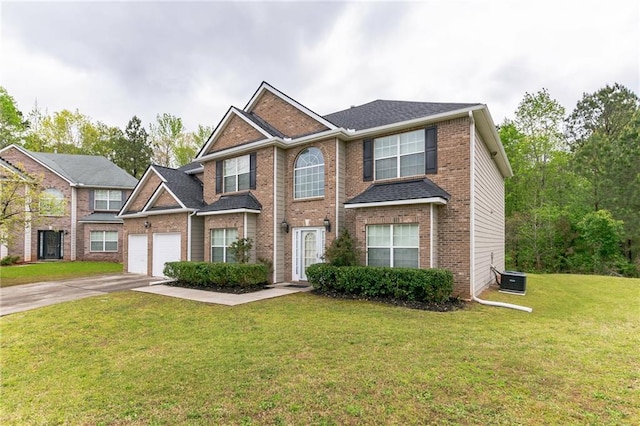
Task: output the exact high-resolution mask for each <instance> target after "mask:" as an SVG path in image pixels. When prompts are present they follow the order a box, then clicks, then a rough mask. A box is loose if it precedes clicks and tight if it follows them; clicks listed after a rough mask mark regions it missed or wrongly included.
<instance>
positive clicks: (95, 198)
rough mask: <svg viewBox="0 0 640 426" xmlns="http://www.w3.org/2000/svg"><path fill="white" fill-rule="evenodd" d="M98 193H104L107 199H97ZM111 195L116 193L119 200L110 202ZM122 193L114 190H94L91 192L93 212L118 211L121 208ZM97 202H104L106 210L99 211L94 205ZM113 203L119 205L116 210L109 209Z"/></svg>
mask: <svg viewBox="0 0 640 426" xmlns="http://www.w3.org/2000/svg"><path fill="white" fill-rule="evenodd" d="M98 193H106V194H107V198H106V199H105V198H99V197H98ZM112 193H117V194H119V196H120V199H119V200H115V199H114V200H112V199H111V196H112ZM122 198H123V197H122V191H119V190H116V189H96V190H94V191H93V211H119V210H120V209H121V208H122ZM98 201H106V202H107V208H106V209H101V208H98V207H97V205H96V203H97V202H98ZM114 202H118V203H119V205H118V207H116V208H113V207H111V203H114Z"/></svg>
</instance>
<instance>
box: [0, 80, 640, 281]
mask: <svg viewBox="0 0 640 426" xmlns="http://www.w3.org/2000/svg"><path fill="white" fill-rule="evenodd" d="M639 106H640V102H639V98H638V95H637V94H635V93H633V92H632V91H631V90H629V89H628V88H626V87H624V86H622V85H620V84H614V85H612V86H609V85H607V86H605V87H604V88H601V89H600V90H598V91H596V92H594V93H585V94H584V95H583V97H582V99H581V100H580V101H578V103H577V105H576V107H575V108H574V110H573V111H571V112H570V113H569V114H567V112H566V111H565V109H564V107H563V106H562V105H560V103H559V102H558V101H557V100H555V99H553V98H552V97H551V95H550V93H549V91H548V90H546V89H542V90H540V91H538V92H537V93H532V94H530V93H526V94H525V95H524V97H523V99H522V101H521V102H520V104H519V105H518V107H517V109H516V111H515V113H514V118H512V119H506V120H505V121H504V122H503V123H501V124H500V126H498V132H499V134H500V137H501V139H502V143H503V145H504V148H505V151H506V153H507V156H508V158H509V161H510V162H511V167H512V169H513V172H514V176H513V177H511V178H509V179H507V180H506V182H505V196H506V199H505V213H506V254H507V259H506V260H507V267H508V268H509V269H517V270H522V271H527V272H562V273H568V272H575V273H597V274H618V275H625V276H638V275H640V108H639ZM0 113H1V117H0V148H1V147H4V146H6V145H9V144H11V143H16V144H19V145H22V146H24V147H25V148H27V149H30V150H33V151H39V152H58V153H72V154H93V155H103V156H105V157H107V158H108V159H109V160H111V161H113V162H114V163H115V164H117V165H118V166H120V167H121V168H122V169H124V170H126V171H127V172H129V173H130V174H131V175H133V176H135V177H136V178H140V177H141V175H142V173H143V172H144V170H145V169H146V168H147V166H148V165H149V164H150V163H155V164H159V165H163V166H168V167H179V166H182V165H184V164H187V163H189V162H190V161H192V159H193V158H194V156H195V154H196V152H197V150H198V149H199V148H200V147H201V146H202V145H203V144H204V142H205V140H206V139H207V138H208V136H209V135H210V133H211V131H212V129H211V128H210V127H206V126H202V125H200V126H198V128H197V130H196V131H193V132H187V131H186V129H185V128H184V125H183V123H182V120H181V119H180V118H178V117H175V116H173V115H171V114H167V113H165V114H158V115H157V116H156V121H155V122H154V123H151V124H150V126H149V131H147V130H146V129H145V127H144V126H143V125H142V122H141V120H140V119H139V118H138V117H137V116H134V117H132V118H131V120H129V122H128V123H127V125H126V127H125V128H124V130H122V129H120V128H118V127H110V126H107V125H105V124H103V123H101V122H99V121H98V122H93V121H92V120H91V119H90V118H89V117H87V116H86V115H84V114H81V113H80V112H78V111H77V110H76V111H75V112H72V111H69V110H63V111H60V112H55V113H53V114H46V113H45V114H43V113H42V112H41V111H40V110H39V109H38V107H37V105H36V106H35V107H34V109H33V110H32V111H31V112H29V113H28V114H27V115H26V117H25V116H24V115H23V114H22V112H21V111H19V110H18V108H17V107H16V104H15V101H14V100H13V98H12V97H11V96H10V95H9V94H8V93H7V91H6V90H5V89H4V88H2V87H0Z"/></svg>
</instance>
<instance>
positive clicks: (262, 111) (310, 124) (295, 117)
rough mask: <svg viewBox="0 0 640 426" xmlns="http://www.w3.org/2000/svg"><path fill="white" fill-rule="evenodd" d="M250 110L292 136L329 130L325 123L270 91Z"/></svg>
mask: <svg viewBox="0 0 640 426" xmlns="http://www.w3.org/2000/svg"><path fill="white" fill-rule="evenodd" d="M250 112H253V113H255V114H256V115H257V116H258V117H260V118H262V119H263V120H264V121H266V122H267V123H269V124H270V125H271V126H273V127H274V128H276V129H277V130H278V131H279V132H281V133H282V134H283V135H285V136H287V137H290V138H296V137H299V136H302V135H308V134H311V133H316V132H320V131H322V130H327V127H326V126H325V125H324V124H321V123H319V122H317V121H316V120H314V119H313V118H311V117H309V116H308V115H307V114H305V113H304V112H302V111H300V110H299V109H297V108H296V107H294V106H293V105H291V104H288V103H286V102H284V101H283V100H282V99H280V98H279V97H278V96H276V95H274V94H273V93H271V92H268V91H265V92H264V93H263V94H262V96H261V97H260V98H259V99H258V102H257V103H256V104H255V105H254V107H253V109H252V110H251V111H250Z"/></svg>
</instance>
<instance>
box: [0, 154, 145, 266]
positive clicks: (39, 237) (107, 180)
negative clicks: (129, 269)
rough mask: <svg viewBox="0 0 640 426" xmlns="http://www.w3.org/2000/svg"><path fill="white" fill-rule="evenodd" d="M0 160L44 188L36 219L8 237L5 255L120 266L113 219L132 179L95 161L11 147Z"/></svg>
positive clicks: (118, 228) (118, 222) (116, 223)
mask: <svg viewBox="0 0 640 426" xmlns="http://www.w3.org/2000/svg"><path fill="white" fill-rule="evenodd" d="M0 158H2V159H4V160H5V161H6V162H8V163H10V164H11V165H13V166H14V167H16V168H18V169H19V170H21V171H23V173H25V174H26V175H29V176H31V177H33V178H36V179H39V180H41V185H42V187H43V192H42V194H41V196H40V199H39V208H38V213H37V216H39V217H34V221H33V225H32V226H30V227H28V228H26V229H24V232H20V234H19V235H14V236H13V238H12V240H11V241H12V242H11V243H10V244H9V247H8V248H7V250H6V251H7V252H8V254H11V255H15V256H20V258H21V259H23V260H24V261H27V262H28V261H36V260H102V261H114V262H122V258H123V255H122V254H123V240H122V236H123V232H122V219H120V218H119V217H117V213H118V211H119V210H120V208H121V207H122V205H123V203H124V201H125V200H126V199H127V197H128V196H129V195H130V194H131V191H132V190H133V188H134V187H135V185H136V184H137V183H138V180H137V179H135V178H134V177H133V176H131V175H129V174H128V173H127V172H125V171H124V170H122V169H121V168H119V167H118V166H116V165H115V164H113V163H112V162H110V161H109V160H107V159H106V158H104V157H100V156H93V155H71V154H52V153H40V152H31V151H29V150H27V149H25V148H23V147H20V146H17V145H10V146H7V147H5V148H3V149H2V150H0ZM34 216H36V215H35V214H34Z"/></svg>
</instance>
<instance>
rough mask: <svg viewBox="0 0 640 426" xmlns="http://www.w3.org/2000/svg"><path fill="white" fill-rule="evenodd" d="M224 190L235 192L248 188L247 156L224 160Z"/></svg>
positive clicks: (248, 165)
mask: <svg viewBox="0 0 640 426" xmlns="http://www.w3.org/2000/svg"><path fill="white" fill-rule="evenodd" d="M223 168H224V171H223V176H224V192H235V191H243V190H246V189H249V186H250V182H249V172H250V170H251V169H250V163H249V156H248V155H243V156H242V157H236V158H230V159H228V160H224V166H223Z"/></svg>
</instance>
